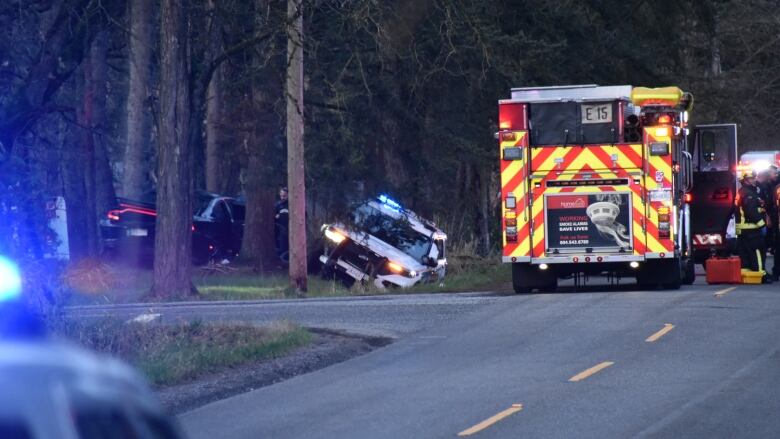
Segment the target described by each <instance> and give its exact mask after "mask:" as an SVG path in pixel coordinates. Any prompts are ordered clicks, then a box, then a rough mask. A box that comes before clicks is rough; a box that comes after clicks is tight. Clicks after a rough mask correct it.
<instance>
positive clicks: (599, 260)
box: [596, 256, 604, 262]
mask: <svg viewBox="0 0 780 439" xmlns="http://www.w3.org/2000/svg"><path fill="white" fill-rule="evenodd" d="M603 260H604V258H602V257H601V256H599V257H598V258H596V261H598V262H601V261H603Z"/></svg>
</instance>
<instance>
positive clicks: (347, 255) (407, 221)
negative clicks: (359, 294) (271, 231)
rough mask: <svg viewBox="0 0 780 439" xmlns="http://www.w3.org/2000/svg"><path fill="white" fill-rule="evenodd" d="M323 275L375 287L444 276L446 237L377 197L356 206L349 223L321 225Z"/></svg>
mask: <svg viewBox="0 0 780 439" xmlns="http://www.w3.org/2000/svg"><path fill="white" fill-rule="evenodd" d="M322 232H323V234H324V237H325V241H326V246H325V253H324V254H323V255H322V256H320V262H322V264H323V265H324V273H325V275H326V276H328V277H330V276H331V275H334V276H339V277H341V278H342V279H344V280H346V281H348V282H349V283H351V282H356V281H357V282H361V283H373V284H374V285H375V286H376V287H378V288H385V287H402V288H406V287H411V286H412V285H415V284H417V283H420V282H437V281H441V280H443V279H444V275H445V273H446V270H447V259H446V255H445V243H446V241H447V235H446V234H445V233H444V232H443V231H441V230H440V229H438V228H437V227H436V225H435V224H434V223H433V222H431V221H428V220H426V219H423V218H421V217H419V216H418V215H416V214H415V213H414V212H412V211H410V210H407V209H404V208H403V207H402V206H401V205H400V204H399V203H397V202H396V201H394V200H392V199H390V198H388V197H387V196H384V195H382V196H379V197H377V198H376V199H373V200H369V201H366V202H364V203H362V204H359V205H358V206H357V207H355V209H354V210H353V212H352V217H351V221H350V222H349V224H345V223H334V224H325V225H323V226H322Z"/></svg>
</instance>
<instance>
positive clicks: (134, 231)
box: [127, 229, 149, 236]
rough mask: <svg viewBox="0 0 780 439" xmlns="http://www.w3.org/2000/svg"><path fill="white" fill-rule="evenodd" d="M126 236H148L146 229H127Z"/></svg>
mask: <svg viewBox="0 0 780 439" xmlns="http://www.w3.org/2000/svg"><path fill="white" fill-rule="evenodd" d="M127 236H149V231H148V230H146V229H127Z"/></svg>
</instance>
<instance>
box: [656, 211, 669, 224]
mask: <svg viewBox="0 0 780 439" xmlns="http://www.w3.org/2000/svg"><path fill="white" fill-rule="evenodd" d="M658 222H659V223H669V214H668V213H659V214H658Z"/></svg>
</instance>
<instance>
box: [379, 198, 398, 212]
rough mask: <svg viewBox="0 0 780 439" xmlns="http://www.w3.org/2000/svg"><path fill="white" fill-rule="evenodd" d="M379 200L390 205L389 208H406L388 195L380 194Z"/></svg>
mask: <svg viewBox="0 0 780 439" xmlns="http://www.w3.org/2000/svg"><path fill="white" fill-rule="evenodd" d="M379 201H381V202H382V204H384V205H386V206H387V207H389V208H391V209H393V210H396V211H398V212H401V211H403V210H404V208H403V207H401V205H400V204H398V202H397V201H395V200H393V199H391V198H389V197H388V196H387V195H380V196H379Z"/></svg>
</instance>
